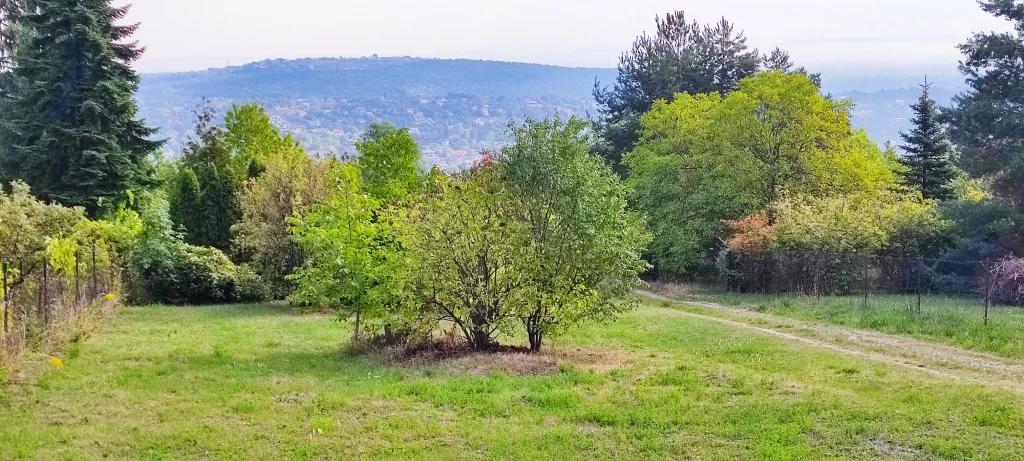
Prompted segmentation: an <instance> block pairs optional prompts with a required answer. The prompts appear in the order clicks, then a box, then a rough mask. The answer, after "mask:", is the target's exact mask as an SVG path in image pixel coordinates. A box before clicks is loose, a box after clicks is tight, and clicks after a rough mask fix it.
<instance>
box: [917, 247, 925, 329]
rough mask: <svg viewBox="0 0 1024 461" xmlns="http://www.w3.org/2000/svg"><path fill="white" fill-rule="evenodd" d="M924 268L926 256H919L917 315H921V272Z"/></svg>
mask: <svg viewBox="0 0 1024 461" xmlns="http://www.w3.org/2000/svg"><path fill="white" fill-rule="evenodd" d="M923 270H924V258H921V257H918V258H917V315H921V272H922V271H923Z"/></svg>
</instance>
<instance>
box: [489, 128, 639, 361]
mask: <svg viewBox="0 0 1024 461" xmlns="http://www.w3.org/2000/svg"><path fill="white" fill-rule="evenodd" d="M511 133H512V139H513V144H512V145H510V146H509V147H506V148H505V149H503V150H502V153H501V155H500V156H499V158H498V162H499V164H500V165H501V169H502V172H503V174H504V180H505V181H506V182H507V187H508V188H509V200H510V201H511V202H512V203H513V204H515V207H516V209H518V210H521V211H518V212H517V214H522V216H523V217H524V218H523V219H525V223H524V224H525V226H526V227H525V230H526V231H527V232H528V238H527V242H526V245H525V248H524V250H525V251H524V252H523V254H522V255H521V256H519V257H521V258H522V259H524V261H523V262H520V263H517V265H518V267H516V268H515V269H514V270H515V271H517V272H519V273H520V274H521V275H524V276H525V277H526V279H525V286H524V288H525V290H524V291H525V294H524V295H521V297H522V300H523V302H524V304H525V306H524V309H523V310H522V311H521V312H520V313H519V317H520V320H521V321H522V322H523V325H524V327H525V329H526V331H527V335H528V337H529V339H530V346H531V349H533V350H534V351H537V350H540V348H541V344H542V342H543V339H544V337H545V336H548V337H550V336H556V335H558V334H563V333H565V332H566V331H567V330H569V329H572V328H574V327H576V326H578V325H580V324H584V323H587V322H593V321H603V320H606V319H609V318H612V317H613V316H614V315H616V314H619V313H621V312H623V311H625V310H628V309H629V308H630V307H631V304H630V303H628V302H624V300H625V299H626V298H629V297H630V296H631V294H632V291H633V289H635V288H636V287H637V286H639V285H641V283H642V282H641V281H640V280H639V278H638V274H639V273H641V272H643V271H644V270H646V269H647V264H646V263H645V262H644V261H643V259H642V257H641V254H642V252H643V251H644V248H646V246H647V244H648V243H649V242H650V239H649V236H648V234H647V231H646V229H645V228H644V223H643V221H642V219H640V217H639V216H638V215H636V214H634V213H632V212H630V211H629V210H628V209H627V203H626V197H627V191H626V188H625V186H624V185H623V184H622V182H621V181H620V180H619V178H618V176H616V175H615V174H614V173H613V172H612V171H611V169H610V168H608V167H607V166H605V165H604V164H603V162H602V161H601V159H599V158H597V157H595V156H593V155H591V154H590V153H589V147H590V144H591V139H590V137H589V135H588V134H586V133H587V124H586V123H585V122H583V121H582V120H579V119H576V118H571V119H569V121H568V122H563V121H561V120H560V119H558V118H557V117H556V118H555V119H553V120H545V121H542V122H534V121H532V120H527V122H526V123H525V124H524V125H522V126H514V125H513V126H512V127H511ZM509 229H512V226H509Z"/></svg>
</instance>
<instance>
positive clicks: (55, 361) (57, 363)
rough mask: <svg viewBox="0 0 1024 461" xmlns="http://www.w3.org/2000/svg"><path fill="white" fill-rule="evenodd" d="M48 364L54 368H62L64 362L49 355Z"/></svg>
mask: <svg viewBox="0 0 1024 461" xmlns="http://www.w3.org/2000/svg"><path fill="white" fill-rule="evenodd" d="M50 365H53V367H54V368H58V369H64V362H63V361H62V360H61V359H58V358H57V357H50Z"/></svg>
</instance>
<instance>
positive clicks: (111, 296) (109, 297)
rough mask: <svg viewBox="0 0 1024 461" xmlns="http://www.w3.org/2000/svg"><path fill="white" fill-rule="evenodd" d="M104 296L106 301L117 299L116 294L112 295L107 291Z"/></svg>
mask: <svg viewBox="0 0 1024 461" xmlns="http://www.w3.org/2000/svg"><path fill="white" fill-rule="evenodd" d="M105 298H107V301H113V300H115V299H117V296H114V294H113V293H107V296H105Z"/></svg>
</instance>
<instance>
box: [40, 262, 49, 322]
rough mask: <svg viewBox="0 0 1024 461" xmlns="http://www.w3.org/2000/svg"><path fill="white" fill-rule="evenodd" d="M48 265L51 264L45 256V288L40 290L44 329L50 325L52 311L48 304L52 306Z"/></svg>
mask: <svg viewBox="0 0 1024 461" xmlns="http://www.w3.org/2000/svg"><path fill="white" fill-rule="evenodd" d="M48 265H49V262H48V261H47V260H46V257H45V256H43V286H42V288H41V289H40V290H39V298H40V299H39V309H40V310H41V311H43V312H42V313H43V327H44V328H45V327H46V326H49V325H50V310H49V309H48V306H47V305H48V304H50V297H49V294H48V293H47V289H48V283H49V277H48V274H47V269H46V266H48Z"/></svg>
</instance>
